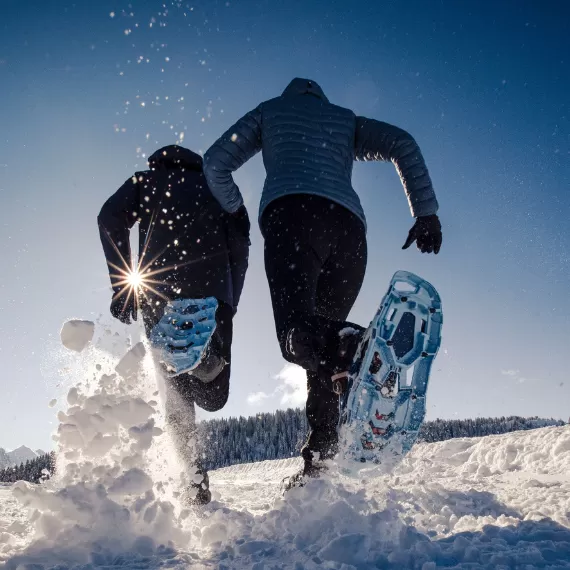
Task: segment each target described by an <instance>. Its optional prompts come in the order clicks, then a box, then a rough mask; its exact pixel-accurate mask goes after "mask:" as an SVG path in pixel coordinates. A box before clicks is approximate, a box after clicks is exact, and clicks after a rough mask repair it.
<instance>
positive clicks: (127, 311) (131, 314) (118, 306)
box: [111, 291, 137, 325]
mask: <svg viewBox="0 0 570 570" xmlns="http://www.w3.org/2000/svg"><path fill="white" fill-rule="evenodd" d="M127 295H128V292H127V291H123V292H122V294H121V295H118V296H117V297H115V298H113V300H112V301H111V314H112V315H113V316H114V317H115V318H116V319H119V320H120V321H121V322H122V323H125V324H126V325H130V324H131V319H132V320H133V321H136V320H137V300H136V299H135V296H134V293H133V292H131V295H130V297H129V300H128V301H127Z"/></svg>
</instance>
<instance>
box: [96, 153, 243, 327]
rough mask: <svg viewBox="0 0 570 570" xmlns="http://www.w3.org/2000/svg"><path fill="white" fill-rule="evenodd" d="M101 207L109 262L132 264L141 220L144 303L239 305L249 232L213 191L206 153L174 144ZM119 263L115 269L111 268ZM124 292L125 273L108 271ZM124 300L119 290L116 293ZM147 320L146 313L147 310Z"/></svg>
mask: <svg viewBox="0 0 570 570" xmlns="http://www.w3.org/2000/svg"><path fill="white" fill-rule="evenodd" d="M148 162H149V166H150V169H149V170H145V171H141V172H136V173H135V174H134V176H133V177H132V178H131V179H129V180H127V181H126V182H125V183H124V184H123V186H122V187H121V188H120V189H119V190H118V191H117V192H116V193H115V194H114V195H113V196H111V197H110V198H109V199H108V200H107V201H106V202H105V204H104V205H103V207H102V209H101V212H100V214H99V216H98V223H99V228H100V233H101V242H102V244H103V248H104V251H105V256H106V258H107V261H108V263H109V266H110V268H111V270H110V274H111V275H120V273H118V272H117V270H116V268H117V267H120V268H121V269H123V271H126V270H127V268H132V267H133V264H132V259H131V250H130V246H129V229H130V228H131V227H132V226H133V225H134V224H135V223H136V222H139V262H138V267H139V271H140V272H141V273H142V277H143V278H144V280H145V281H146V284H145V283H144V282H143V291H144V295H142V296H141V303H142V304H143V306H144V304H147V305H149V306H150V307H152V308H153V309H155V308H158V312H159V313H160V312H161V310H162V308H163V307H164V305H165V304H166V301H167V300H172V299H179V298H197V297H208V296H213V297H216V298H217V299H219V300H220V301H222V302H224V303H227V304H228V305H230V306H231V307H232V308H235V307H237V304H238V302H239V297H240V294H241V289H242V287H243V278H244V275H245V270H246V268H247V241H248V237H247V236H243V237H242V236H241V233H242V232H240V230H239V228H238V227H237V225H236V220H234V219H233V218H231V217H230V216H229V215H228V214H226V213H225V212H224V211H223V210H222V208H221V207H220V206H219V204H218V203H217V201H216V200H215V199H214V197H213V196H212V194H211V192H210V190H209V188H208V185H207V183H206V179H205V177H204V174H203V172H202V158H201V157H200V156H199V155H198V154H196V153H194V152H192V151H190V150H188V149H185V148H183V147H179V146H175V145H171V146H167V147H164V148H161V149H159V150H157V151H156V152H155V153H154V154H152V155H151V156H150V157H149V159H148ZM113 266H115V268H113ZM111 281H112V284H113V288H114V289H115V292H116V293H119V290H120V286H119V285H117V282H118V281H120V279H117V278H113V276H112V277H111ZM118 298H119V299H120V296H119V297H118ZM143 315H144V316H145V323H146V322H147V321H148V319H147V315H148V311H143Z"/></svg>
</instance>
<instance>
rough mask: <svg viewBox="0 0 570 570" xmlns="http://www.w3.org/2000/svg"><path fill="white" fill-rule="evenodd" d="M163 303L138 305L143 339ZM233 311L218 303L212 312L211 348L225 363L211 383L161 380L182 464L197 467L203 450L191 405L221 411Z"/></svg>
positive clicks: (187, 377)
mask: <svg viewBox="0 0 570 570" xmlns="http://www.w3.org/2000/svg"><path fill="white" fill-rule="evenodd" d="M165 304H166V303H165V302H159V304H158V305H156V304H155V305H154V306H152V305H151V304H148V303H144V302H143V303H142V305H141V310H142V314H143V321H144V325H145V330H146V334H147V336H149V335H150V332H151V331H152V329H153V327H154V326H155V325H156V324H157V323H158V321H159V320H160V319H161V318H162V315H163V311H164V306H165ZM233 313H234V311H233V308H232V307H231V306H230V305H228V304H227V303H224V302H222V301H218V309H217V311H216V330H215V332H214V334H215V335H217V339H216V342H213V341H214V339H212V342H211V345H210V346H211V347H215V348H214V349H215V350H216V351H217V354H218V355H219V356H221V357H222V358H223V359H224V360H225V361H226V362H227V364H226V366H225V367H224V368H223V369H222V371H221V372H220V373H219V374H218V375H217V376H216V377H215V378H214V379H213V380H211V381H209V382H203V381H202V380H200V379H199V378H198V377H197V376H195V375H194V374H191V373H189V374H179V375H178V376H175V377H173V378H165V383H166V420H167V423H168V424H169V426H170V427H171V429H172V435H173V439H174V443H175V445H176V447H177V449H178V451H179V453H180V455H181V457H182V459H183V460H184V462H185V463H186V465H196V464H198V465H201V462H200V460H199V457H200V456H202V454H203V452H204V450H203V448H202V446H203V442H200V441H197V438H196V411H195V409H194V404H196V405H198V406H199V407H200V408H202V409H203V410H206V411H207V412H216V411H218V410H221V409H222V408H223V407H224V406H225V404H226V402H227V400H228V395H229V390H230V370H231V345H232V335H233V320H232V319H233Z"/></svg>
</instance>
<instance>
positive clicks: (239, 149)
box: [204, 106, 261, 213]
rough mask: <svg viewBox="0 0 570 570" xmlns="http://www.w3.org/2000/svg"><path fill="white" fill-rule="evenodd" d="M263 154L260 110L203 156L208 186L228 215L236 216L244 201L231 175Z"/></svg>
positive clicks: (242, 120)
mask: <svg viewBox="0 0 570 570" xmlns="http://www.w3.org/2000/svg"><path fill="white" fill-rule="evenodd" d="M260 150H261V106H259V107H257V108H256V109H254V110H253V111H250V112H249V113H247V114H246V115H244V116H243V117H242V118H241V119H240V120H239V121H238V122H237V123H236V124H235V125H233V126H232V127H230V128H229V129H228V130H227V131H226V132H225V133H224V134H223V135H222V136H221V137H220V138H219V139H218V140H217V141H216V142H215V143H214V144H213V145H212V146H211V147H210V148H209V149H208V151H207V152H206V154H205V155H204V175H205V176H206V180H207V181H208V186H209V187H210V190H211V191H212V194H213V195H214V196H215V198H216V200H218V202H219V203H220V205H221V206H222V208H223V209H224V210H226V212H230V213H234V212H235V211H236V210H238V209H239V207H240V206H241V205H242V204H243V198H242V196H241V193H240V191H239V188H238V187H237V185H236V183H235V182H234V180H233V178H232V172H234V171H235V170H237V169H238V168H239V167H240V166H242V164H244V163H246V162H247V161H248V160H249V159H250V158H251V157H252V156H254V155H255V154H257V153H258V152H259V151H260Z"/></svg>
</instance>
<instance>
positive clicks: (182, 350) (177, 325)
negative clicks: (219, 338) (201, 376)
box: [150, 297, 218, 377]
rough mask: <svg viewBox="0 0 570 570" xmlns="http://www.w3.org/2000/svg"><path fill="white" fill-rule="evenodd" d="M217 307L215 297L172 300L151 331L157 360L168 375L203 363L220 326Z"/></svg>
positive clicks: (176, 373)
mask: <svg viewBox="0 0 570 570" xmlns="http://www.w3.org/2000/svg"><path fill="white" fill-rule="evenodd" d="M217 308H218V301H217V299H216V298H215V297H207V298H205V299H177V300H175V301H171V302H170V303H168V305H167V306H166V308H165V310H164V315H163V316H162V318H161V319H160V321H159V322H158V323H157V324H156V325H155V327H154V328H153V329H152V331H151V334H150V343H151V346H152V347H153V349H154V351H155V353H156V355H157V361H158V362H159V363H160V365H161V366H162V368H163V372H164V373H165V374H166V375H167V376H169V377H173V376H177V375H179V374H184V373H186V372H191V371H192V370H194V369H195V368H196V367H197V366H198V365H199V364H200V362H201V360H202V357H203V356H204V353H205V351H206V348H207V347H208V345H209V343H210V340H211V338H212V334H213V332H214V331H215V330H216V310H217Z"/></svg>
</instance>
